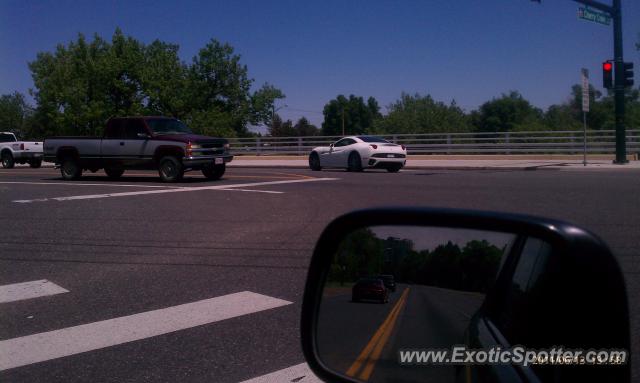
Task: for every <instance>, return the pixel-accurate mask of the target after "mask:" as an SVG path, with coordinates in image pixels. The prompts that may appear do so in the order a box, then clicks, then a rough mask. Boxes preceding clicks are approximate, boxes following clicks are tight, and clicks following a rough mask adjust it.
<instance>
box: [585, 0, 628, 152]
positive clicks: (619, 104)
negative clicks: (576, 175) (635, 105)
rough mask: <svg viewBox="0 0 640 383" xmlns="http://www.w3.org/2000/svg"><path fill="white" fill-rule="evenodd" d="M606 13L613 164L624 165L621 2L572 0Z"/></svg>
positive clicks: (624, 136)
mask: <svg viewBox="0 0 640 383" xmlns="http://www.w3.org/2000/svg"><path fill="white" fill-rule="evenodd" d="M573 1H575V2H577V3H581V4H584V5H587V6H589V7H592V8H595V9H598V10H600V11H603V12H606V13H608V14H609V15H610V16H611V18H612V19H613V71H614V72H613V75H614V81H613V92H614V102H615V103H614V105H615V121H616V124H615V126H616V159H615V160H614V161H613V163H614V164H626V163H627V162H628V161H627V136H626V132H625V128H624V88H625V82H626V80H625V74H624V72H625V70H624V60H623V56H622V8H621V7H620V1H621V0H613V3H612V5H611V6H609V5H606V4H602V3H599V2H597V1H594V0H573Z"/></svg>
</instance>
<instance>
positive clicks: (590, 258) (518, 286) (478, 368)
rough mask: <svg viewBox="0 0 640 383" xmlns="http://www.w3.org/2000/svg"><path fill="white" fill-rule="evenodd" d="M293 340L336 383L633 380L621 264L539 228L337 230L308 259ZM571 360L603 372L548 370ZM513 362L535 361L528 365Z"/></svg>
mask: <svg viewBox="0 0 640 383" xmlns="http://www.w3.org/2000/svg"><path fill="white" fill-rule="evenodd" d="M605 292H606V293H605ZM301 329H302V333H301V334H302V347H303V351H304V354H305V357H306V358H307V362H308V363H309V366H310V367H311V368H312V369H313V371H314V372H315V373H316V374H317V375H318V376H319V377H321V378H323V379H324V380H326V381H331V382H406V383H409V382H425V381H427V382H461V381H474V382H496V381H497V382H513V381H543V382H544V381H552V382H564V381H567V382H574V381H580V382H586V381H589V382H600V381H611V382H613V381H616V382H618V381H625V382H626V381H629V379H630V354H629V349H630V336H629V313H628V303H627V298H626V289H625V283H624V279H623V277H622V273H621V272H620V268H619V266H618V264H617V261H616V259H615V258H614V257H613V255H612V254H611V252H610V251H609V249H608V248H607V246H606V245H605V244H604V243H603V242H602V241H601V240H599V239H598V238H597V237H595V236H594V235H592V234H591V233H589V232H587V231H585V230H583V229H580V228H578V227H576V226H573V225H571V224H567V223H564V222H560V221H555V220H548V219H543V218H534V217H527V216H517V215H504V214H499V213H485V212H469V211H458V210H438V209H371V210H363V211H358V212H353V213H349V214H347V215H345V216H343V217H340V218H338V219H336V220H335V221H334V222H332V223H331V224H330V225H329V226H328V227H327V229H325V231H324V232H323V234H322V236H321V237H320V240H319V241H318V244H317V245H316V248H315V251H314V255H313V258H312V260H311V266H310V268H309V274H308V276H307V284H306V287H305V295H304V301H303V306H302V321H301ZM567 350H573V351H576V352H583V353H585V354H586V353H587V352H588V351H593V350H596V351H598V352H600V351H602V352H604V353H601V354H599V355H600V356H601V357H602V358H604V359H602V360H604V362H602V360H601V362H599V363H589V362H588V361H586V360H585V359H580V358H578V357H577V356H576V357H575V358H574V359H566V354H563V359H560V358H558V357H557V354H554V355H556V357H555V359H552V358H551V357H550V355H552V354H551V353H553V352H556V353H557V352H559V351H567ZM612 350H613V351H612ZM609 351H611V353H609ZM454 352H457V354H454ZM514 352H518V353H519V355H521V356H520V358H523V357H522V355H524V353H525V352H534V354H528V355H530V356H528V357H527V358H529V360H528V362H526V363H523V359H518V356H517V355H516V354H514ZM545 353H546V354H545ZM454 355H455V356H454ZM469 355H472V357H470V359H469V358H468V357H469ZM505 355H506V356H505ZM545 355H546V356H545ZM575 355H578V354H575ZM583 356H584V354H583ZM474 358H476V359H474ZM497 358H500V359H499V360H498V359H497ZM513 358H515V359H513ZM559 361H560V362H559ZM567 361H569V362H567Z"/></svg>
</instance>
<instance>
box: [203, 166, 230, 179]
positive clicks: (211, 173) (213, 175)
mask: <svg viewBox="0 0 640 383" xmlns="http://www.w3.org/2000/svg"><path fill="white" fill-rule="evenodd" d="M225 170H227V167H226V165H225V164H222V165H211V166H207V167H204V168H202V174H203V175H204V176H205V177H207V178H208V179H210V180H212V181H215V180H219V179H220V177H222V175H223V174H224V172H225Z"/></svg>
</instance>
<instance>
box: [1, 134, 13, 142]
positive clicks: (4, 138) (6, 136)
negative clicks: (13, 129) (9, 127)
mask: <svg viewBox="0 0 640 383" xmlns="http://www.w3.org/2000/svg"><path fill="white" fill-rule="evenodd" d="M0 142H16V136H14V135H13V134H9V133H0Z"/></svg>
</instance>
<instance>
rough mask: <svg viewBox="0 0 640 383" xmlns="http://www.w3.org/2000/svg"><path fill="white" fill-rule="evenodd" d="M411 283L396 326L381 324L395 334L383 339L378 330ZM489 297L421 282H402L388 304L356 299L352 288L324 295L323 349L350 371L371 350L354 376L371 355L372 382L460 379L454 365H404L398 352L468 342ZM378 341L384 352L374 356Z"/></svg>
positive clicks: (330, 361) (334, 364)
mask: <svg viewBox="0 0 640 383" xmlns="http://www.w3.org/2000/svg"><path fill="white" fill-rule="evenodd" d="M407 288H408V289H409V291H407V297H406V303H405V304H404V305H402V306H401V307H400V308H399V309H398V310H399V311H398V314H397V320H396V321H395V322H394V324H393V326H387V327H386V328H383V329H382V330H381V331H388V332H389V334H390V335H389V337H388V338H387V339H386V341H381V340H380V339H379V338H378V337H376V333H377V332H378V331H379V329H380V328H381V327H382V326H384V325H383V323H384V322H385V320H386V319H387V318H388V317H389V316H391V315H392V312H393V308H394V307H396V304H397V303H398V300H399V298H400V296H401V295H402V293H403V292H404V291H405V290H406V289H407ZM483 299H484V296H483V295H481V294H478V293H469V292H462V291H455V290H448V289H442V288H437V287H430V286H423V285H415V284H414V285H405V284H398V289H397V291H396V292H395V293H391V295H390V297H389V302H388V303H386V304H380V303H378V302H352V301H351V295H350V294H349V293H346V294H335V295H331V296H328V297H324V298H323V301H322V304H321V307H320V316H319V318H318V333H317V336H318V338H317V339H318V355H319V356H320V358H321V359H322V361H323V362H324V364H325V365H326V366H328V367H331V368H332V369H334V370H335V371H340V372H342V373H345V374H346V373H348V372H349V370H350V369H351V368H352V366H353V363H354V361H356V360H357V359H358V357H359V355H363V356H364V355H368V356H364V358H363V360H364V361H365V363H362V366H361V367H360V368H355V369H354V370H353V371H356V372H355V373H352V374H351V376H358V373H362V371H363V368H365V367H366V364H367V363H369V362H370V361H371V362H372V363H374V365H375V369H374V370H373V373H372V374H371V376H370V377H369V379H368V381H369V382H372V383H376V382H380V383H382V382H405V383H409V382H425V381H427V382H451V381H455V378H456V370H455V367H454V366H415V365H414V366H406V365H405V366H402V365H400V364H399V363H398V352H399V351H401V350H404V351H406V350H418V349H420V350H423V349H425V348H435V349H448V348H450V347H451V345H454V344H464V333H465V330H466V329H467V327H468V325H469V323H470V320H471V318H472V317H473V315H474V314H475V313H476V311H477V310H478V309H479V308H480V306H481V304H482V301H483ZM346 335H348V336H346ZM382 337H383V338H384V336H382ZM378 342H382V343H381V344H380V346H381V347H382V348H381V354H380V356H379V357H372V356H371V353H367V352H366V351H365V350H366V349H367V347H368V346H369V345H371V346H373V345H377V344H378ZM361 352H362V354H361Z"/></svg>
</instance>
